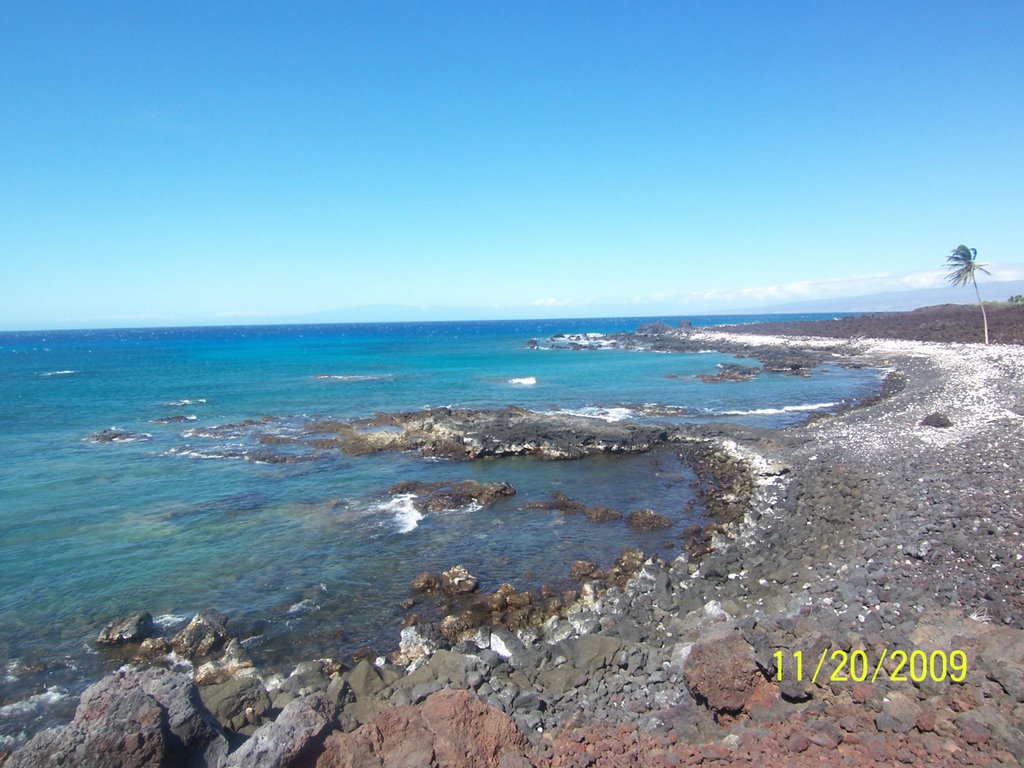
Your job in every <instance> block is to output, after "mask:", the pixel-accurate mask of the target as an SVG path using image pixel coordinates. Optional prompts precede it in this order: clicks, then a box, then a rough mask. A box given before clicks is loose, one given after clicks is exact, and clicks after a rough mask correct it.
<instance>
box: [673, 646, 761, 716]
mask: <svg viewBox="0 0 1024 768" xmlns="http://www.w3.org/2000/svg"><path fill="white" fill-rule="evenodd" d="M683 681H684V682H685V683H686V687H687V688H688V689H689V690H690V693H691V694H692V695H693V697H694V698H696V699H697V700H698V701H705V702H706V703H707V706H708V708H709V709H711V710H712V711H713V712H716V713H735V712H740V711H741V710H742V709H743V708H744V706H745V705H746V703H747V700H748V699H749V698H750V696H751V695H752V694H753V693H754V691H755V690H756V689H757V688H758V686H759V685H760V684H761V683H762V682H763V681H764V676H763V675H762V674H761V671H760V669H758V666H757V662H756V660H755V659H754V649H753V648H751V647H750V646H749V645H748V644H747V643H746V641H745V640H744V639H743V637H742V636H741V635H740V634H739V633H738V632H736V631H734V630H732V629H731V628H729V627H726V626H723V627H720V628H716V629H713V630H711V631H710V632H708V633H707V634H705V635H703V636H702V637H701V638H700V639H699V640H698V641H697V642H696V643H694V645H693V647H692V648H691V649H690V653H689V656H688V657H687V658H686V661H685V662H684V664H683Z"/></svg>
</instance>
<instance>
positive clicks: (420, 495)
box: [388, 480, 516, 513]
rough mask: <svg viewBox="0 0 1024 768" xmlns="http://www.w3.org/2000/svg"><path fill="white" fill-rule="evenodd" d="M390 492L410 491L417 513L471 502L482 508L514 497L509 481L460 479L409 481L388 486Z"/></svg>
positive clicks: (462, 507) (454, 507)
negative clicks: (427, 481) (431, 481)
mask: <svg viewBox="0 0 1024 768" xmlns="http://www.w3.org/2000/svg"><path fill="white" fill-rule="evenodd" d="M388 493H390V494H406V493H409V494H414V495H415V496H416V498H414V499H413V502H412V503H413V506H414V507H416V509H417V510H419V511H420V512H424V513H426V512H446V511H448V510H453V509H464V508H466V507H468V506H470V505H472V504H479V505H480V506H482V507H486V506H487V505H488V504H493V503H494V502H495V501H497V500H498V499H503V498H508V497H510V496H515V493H516V489H515V488H514V487H513V486H512V485H510V484H509V483H486V484H485V483H478V482H476V481H475V480H463V481H462V482H460V483H426V482H420V481H416V480H409V481H406V482H402V483H396V484H395V485H393V486H391V487H390V488H388Z"/></svg>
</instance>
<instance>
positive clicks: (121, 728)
mask: <svg viewBox="0 0 1024 768" xmlns="http://www.w3.org/2000/svg"><path fill="white" fill-rule="evenodd" d="M196 698H197V697H196V695H195V688H194V686H193V685H192V681H191V680H189V679H188V677H187V676H186V675H182V674H180V673H175V672H170V671H168V670H166V669H157V668H150V669H145V670H139V669H136V668H131V667H125V668H123V669H120V670H118V671H117V672H114V673H112V674H110V675H107V677H105V678H103V679H102V680H100V681H99V682H98V683H96V684H94V685H92V686H90V687H89V688H87V689H86V690H85V692H84V693H83V694H82V698H81V701H80V702H79V704H78V708H77V710H76V711H75V718H74V720H73V721H72V722H71V723H70V724H68V725H66V726H62V727H60V728H50V729H48V730H45V731H43V732H41V733H39V734H36V736H35V737H33V738H32V740H31V741H29V742H28V743H27V744H25V746H24V747H22V748H21V750H19V751H18V752H16V753H15V754H14V756H13V757H12V760H11V762H9V763H7V765H9V766H11V767H12V768H13V766H18V768H36V767H37V766H38V767H39V768H43V767H44V766H45V767H46V768H49V766H54V765H67V766H83V767H84V766H104V768H122V767H123V768H145V767H148V766H153V768H156V766H163V765H172V764H173V765H179V764H180V765H219V764H220V762H221V761H222V760H223V758H224V756H225V755H226V754H227V748H228V744H227V741H226V740H225V739H224V738H223V736H221V735H220V734H219V733H218V731H217V729H216V726H215V724H214V723H213V722H212V720H211V719H209V716H208V715H207V714H206V713H205V710H203V709H202V708H197V707H196V706H195V701H196Z"/></svg>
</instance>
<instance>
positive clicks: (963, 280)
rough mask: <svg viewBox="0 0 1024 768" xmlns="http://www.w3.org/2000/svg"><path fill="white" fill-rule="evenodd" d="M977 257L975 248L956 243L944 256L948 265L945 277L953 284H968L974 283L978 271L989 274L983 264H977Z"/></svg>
mask: <svg viewBox="0 0 1024 768" xmlns="http://www.w3.org/2000/svg"><path fill="white" fill-rule="evenodd" d="M977 259H978V251H977V249H975V248H968V247H967V246H966V245H958V246H957V247H956V248H954V249H953V250H952V251H951V252H950V254H949V256H947V257H946V266H947V267H949V273H948V274H947V275H946V279H947V280H948V281H949V282H951V283H952V284H953V285H968V284H970V283H975V279H976V275H977V273H978V272H984V273H985V274H986V275H987V274H989V271H988V270H987V269H985V265H984V264H979V263H978V261H977Z"/></svg>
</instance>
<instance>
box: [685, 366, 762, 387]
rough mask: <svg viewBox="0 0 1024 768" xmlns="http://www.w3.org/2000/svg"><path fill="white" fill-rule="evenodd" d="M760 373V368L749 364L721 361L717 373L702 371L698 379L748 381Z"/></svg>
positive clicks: (710, 381)
mask: <svg viewBox="0 0 1024 768" xmlns="http://www.w3.org/2000/svg"><path fill="white" fill-rule="evenodd" d="M760 373H761V369H760V368H755V367H753V366H750V365H738V364H736V363H721V364H720V365H719V366H718V373H715V374H709V373H702V374H700V375H699V376H697V378H698V379H700V380H701V381H703V382H705V383H706V384H720V383H722V382H724V381H749V380H750V379H753V378H755V377H757V376H758V374H760Z"/></svg>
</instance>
